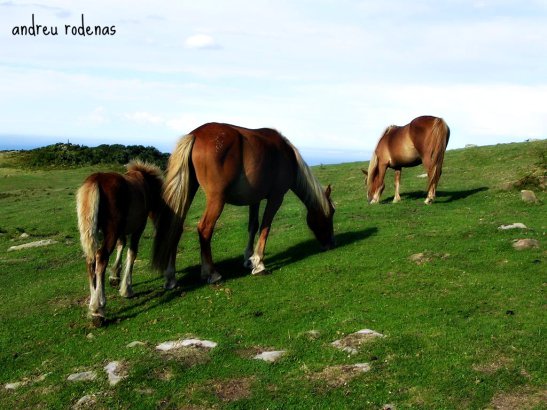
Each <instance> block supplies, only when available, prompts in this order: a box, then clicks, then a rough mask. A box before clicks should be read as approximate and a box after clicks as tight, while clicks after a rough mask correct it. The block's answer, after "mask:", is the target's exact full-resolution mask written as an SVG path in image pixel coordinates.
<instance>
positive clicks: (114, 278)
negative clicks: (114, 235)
mask: <svg viewBox="0 0 547 410" xmlns="http://www.w3.org/2000/svg"><path fill="white" fill-rule="evenodd" d="M124 247H125V237H122V238H119V239H118V242H117V243H116V259H115V260H114V265H112V268H111V270H110V276H109V277H108V282H109V283H110V286H112V287H113V288H117V287H118V286H119V285H120V273H121V271H122V252H123V248H124Z"/></svg>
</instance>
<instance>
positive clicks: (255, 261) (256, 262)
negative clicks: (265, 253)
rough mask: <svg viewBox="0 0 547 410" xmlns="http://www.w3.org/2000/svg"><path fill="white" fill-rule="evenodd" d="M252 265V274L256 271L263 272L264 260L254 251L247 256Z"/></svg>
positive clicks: (264, 268)
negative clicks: (251, 254)
mask: <svg viewBox="0 0 547 410" xmlns="http://www.w3.org/2000/svg"><path fill="white" fill-rule="evenodd" d="M249 260H250V261H251V263H252V265H253V270H252V272H251V273H252V274H253V275H256V274H258V273H261V272H264V271H265V270H266V267H265V266H264V262H263V261H262V258H261V257H260V255H257V254H256V253H255V254H254V255H253V256H251V257H250V258H249Z"/></svg>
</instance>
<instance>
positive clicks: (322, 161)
mask: <svg viewBox="0 0 547 410" xmlns="http://www.w3.org/2000/svg"><path fill="white" fill-rule="evenodd" d="M57 143H72V144H77V145H85V146H87V147H96V146H98V145H101V144H109V145H112V144H116V143H115V142H103V141H99V142H97V141H94V142H93V143H82V142H81V138H74V139H71V138H67V139H66V140H63V139H61V138H58V137H57V138H55V137H46V136H34V135H14V134H0V151H27V150H31V149H35V148H40V147H45V146H48V145H53V144H57ZM122 145H145V146H153V147H156V148H157V149H158V150H159V151H160V152H166V153H170V150H165V149H162V148H160V147H157V146H156V145H154V144H143V143H142V141H139V142H136V143H135V144H126V143H122ZM299 151H300V153H301V154H302V157H303V158H304V160H305V161H306V163H307V164H308V165H310V166H314V165H332V164H341V163H345V162H360V161H368V160H369V159H370V157H371V156H372V151H367V150H349V149H331V148H310V147H305V146H303V147H299Z"/></svg>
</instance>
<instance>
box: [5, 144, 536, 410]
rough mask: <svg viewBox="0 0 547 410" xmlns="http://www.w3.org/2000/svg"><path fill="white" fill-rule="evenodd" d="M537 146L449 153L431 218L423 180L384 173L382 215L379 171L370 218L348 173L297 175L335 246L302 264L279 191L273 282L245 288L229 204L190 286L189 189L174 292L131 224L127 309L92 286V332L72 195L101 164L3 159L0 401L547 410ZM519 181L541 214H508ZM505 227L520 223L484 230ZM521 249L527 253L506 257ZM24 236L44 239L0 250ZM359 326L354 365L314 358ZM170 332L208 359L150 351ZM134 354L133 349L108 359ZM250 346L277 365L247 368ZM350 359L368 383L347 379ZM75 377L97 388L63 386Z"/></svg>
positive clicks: (341, 168) (241, 213) (298, 226)
mask: <svg viewBox="0 0 547 410" xmlns="http://www.w3.org/2000/svg"><path fill="white" fill-rule="evenodd" d="M546 152H547V141H546V140H543V141H537V142H529V143H520V144H507V145H497V146H489V147H476V148H468V149H463V150H452V151H448V152H447V155H446V158H445V164H444V172H443V176H442V178H441V181H440V185H439V188H438V197H437V201H436V202H435V203H434V204H433V205H431V206H425V205H424V204H423V201H424V199H425V185H426V181H425V180H424V179H422V178H418V175H419V174H422V173H423V172H424V171H423V168H422V167H416V168H412V169H404V170H403V173H402V184H401V196H402V199H403V201H402V202H401V203H399V204H392V203H391V199H392V197H393V172H391V171H390V172H388V175H387V178H386V190H385V192H384V195H383V197H382V203H381V204H379V205H375V206H371V205H368V204H367V203H366V200H365V192H364V185H363V177H362V174H361V171H360V168H363V167H366V165H367V164H366V163H348V164H341V165H334V166H320V167H314V168H313V171H314V173H315V174H316V175H317V176H318V178H319V179H320V181H321V182H322V183H323V184H327V183H331V184H332V185H333V194H332V197H333V200H334V202H335V205H336V207H337V211H336V214H335V234H336V240H337V248H336V249H334V250H332V251H329V252H326V253H321V252H319V246H318V244H317V243H316V241H315V240H314V238H313V236H312V234H311V233H310V232H309V231H308V229H307V228H306V224H305V208H304V207H303V205H302V204H301V203H300V202H299V201H298V200H297V199H296V197H295V196H294V195H293V194H292V193H291V194H288V195H287V196H286V198H285V202H284V204H283V206H282V208H281V210H280V211H279V213H278V214H277V216H276V219H275V220H274V225H273V229H272V232H271V234H270V238H269V242H268V247H267V254H266V260H265V263H266V266H267V267H268V268H269V269H270V270H271V271H272V274H271V275H269V276H261V277H252V276H250V275H249V274H248V272H247V271H246V270H245V269H244V268H243V266H242V252H243V249H244V247H245V244H246V239H247V238H246V229H247V228H246V222H247V209H245V208H237V207H232V206H228V207H227V208H226V209H225V211H224V213H223V215H222V216H221V218H220V220H219V223H218V225H217V229H216V230H215V235H214V237H213V256H214V259H215V261H216V263H217V268H218V270H219V271H220V273H222V274H223V276H224V281H223V282H222V283H221V284H219V285H206V284H203V283H201V282H200V281H199V244H198V239H197V234H196V229H195V228H196V224H197V221H198V220H199V217H200V215H201V212H202V210H203V204H204V198H203V195H202V194H201V191H200V194H198V196H197V197H196V200H195V201H194V203H193V205H192V207H191V209H190V213H189V216H188V218H187V220H186V231H185V233H184V235H183V237H182V240H181V243H180V245H179V254H178V259H177V278H178V281H179V286H178V287H177V288H176V289H174V290H172V291H164V290H163V288H162V285H163V279H162V278H161V277H159V276H158V275H156V273H154V272H152V271H151V270H150V268H149V258H150V248H151V242H152V230H151V228H150V226H149V227H148V228H147V230H146V232H145V235H143V238H142V240H141V248H140V253H139V256H138V259H137V262H136V264H135V272H134V290H135V292H136V296H135V297H134V298H132V299H123V298H121V297H120V296H119V295H118V294H117V291H116V290H115V289H112V288H109V287H108V286H107V298H108V301H107V316H108V318H109V322H108V325H107V326H104V327H102V328H93V327H92V326H91V324H90V322H89V320H88V319H87V318H86V314H87V299H88V296H89V290H88V286H87V278H86V274H85V266H84V258H83V254H82V252H81V250H80V245H79V237H78V231H77V225H76V214H75V196H74V194H75V191H76V189H77V187H78V186H79V184H80V183H81V182H82V181H83V179H84V178H85V177H86V176H87V175H88V174H89V173H91V172H94V171H98V170H104V168H100V169H99V168H89V167H88V168H76V169H51V170H32V171H31V170H26V169H24V168H21V167H20V166H19V165H17V158H16V157H14V154H9V153H2V154H0V300H1V302H2V303H0V408H7V409H28V408H48V409H49V408H71V407H73V406H74V405H75V404H76V403H77V402H78V400H79V399H80V398H82V397H83V396H86V395H89V396H90V400H89V402H88V403H87V406H88V407H87V408H104V409H112V408H131V409H140V408H143V409H148V408H160V409H209V408H228V409H229V408H233V409H236V408H237V409H243V408H246V409H266V408H267V409H293V408H295V409H353V408H355V409H363V408H364V409H369V408H370V409H381V408H383V407H384V406H386V405H388V404H390V405H392V406H394V407H395V408H397V409H405V408H419V409H484V408H518V409H526V408H535V409H540V408H546V407H547V397H546V396H547V393H546V368H545V364H546V357H545V353H546V346H547V344H546V343H545V336H546V330H547V329H546V324H547V321H546V314H545V307H546V304H545V302H546V298H545V289H546V284H547V269H546V268H545V256H546V251H545V249H546V248H545V246H546V242H547V239H546V237H545V232H546V228H547V213H546V212H545V205H544V204H545V201H546V200H547V198H546V195H545V191H544V188H543V189H542V188H541V187H540V186H539V183H540V181H541V179H540V178H541V177H543V178H544V176H545V172H546V168H547V165H546V161H545V156H546ZM113 169H115V170H121V169H119V168H117V169H116V168H113ZM521 188H531V189H533V190H534V191H535V193H536V195H537V196H538V198H539V200H540V202H539V203H538V204H527V203H524V202H522V201H521V199H520V189H521ZM514 222H521V223H524V224H525V225H526V226H527V227H528V229H524V230H522V229H521V230H518V229H517V230H505V231H501V230H499V229H498V227H499V226H500V225H503V224H511V223H514ZM23 233H27V234H28V235H30V237H28V238H26V239H23V238H21V235H22V234H23ZM520 238H530V239H536V240H538V241H539V242H540V247H539V248H536V249H528V250H521V251H517V250H514V249H513V247H512V241H513V240H515V239H520ZM39 239H54V240H56V241H57V242H58V243H56V244H53V245H50V246H47V247H41V248H34V249H27V250H19V251H12V252H8V248H9V247H11V246H13V245H19V244H22V243H25V242H30V241H34V240H39ZM417 253H423V257H422V259H420V260H418V261H414V260H412V259H411V256H412V255H415V254H417ZM365 328H368V329H373V330H375V331H377V332H380V333H382V334H384V335H385V337H383V338H376V339H373V340H370V341H367V342H364V343H362V344H361V345H360V347H359V349H358V352H357V353H356V354H353V355H352V354H349V353H347V352H344V351H341V350H338V349H336V348H334V347H333V346H332V345H331V343H332V342H333V341H334V340H337V339H341V338H343V337H345V336H347V335H349V334H351V333H353V332H356V331H358V330H361V329H365ZM312 330H313V331H315V332H312V333H310V331H312ZM185 337H196V338H201V339H207V340H211V341H214V342H216V343H218V346H217V347H216V348H214V349H211V350H210V351H205V350H199V349H186V350H182V351H179V352H178V353H176V354H170V355H166V354H161V353H160V352H159V351H157V350H156V349H155V346H156V345H157V344H159V343H161V342H164V341H168V340H177V339H180V338H185ZM133 341H141V342H144V345H141V346H137V347H133V348H128V347H126V346H127V344H128V343H130V342H133ZM262 350H286V354H285V356H283V357H282V358H281V359H280V360H279V361H277V362H275V363H266V362H263V361H258V360H253V359H252V356H253V353H256V352H259V351H262ZM113 360H117V361H120V362H122V363H123V366H124V370H125V373H126V375H127V377H126V378H125V379H123V380H122V381H121V382H120V383H119V384H117V385H116V386H110V385H109V383H108V380H107V376H106V373H105V372H104V370H103V367H104V366H105V365H106V364H107V363H108V362H110V361H113ZM356 363H368V364H369V365H370V371H368V372H363V373H359V372H355V371H354V370H352V368H351V366H350V365H353V364H356ZM81 371H95V372H96V373H97V378H96V379H95V380H94V381H80V382H73V381H68V380H67V377H68V376H69V375H70V374H72V373H76V372H81ZM15 382H21V385H20V386H19V387H17V388H15V389H8V388H6V385H7V384H9V383H15ZM85 406H86V405H84V404H82V408H85ZM504 406H505V407H504Z"/></svg>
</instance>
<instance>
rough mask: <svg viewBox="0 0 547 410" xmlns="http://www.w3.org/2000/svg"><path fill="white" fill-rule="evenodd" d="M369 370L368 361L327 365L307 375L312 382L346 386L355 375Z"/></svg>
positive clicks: (331, 385)
mask: <svg viewBox="0 0 547 410" xmlns="http://www.w3.org/2000/svg"><path fill="white" fill-rule="evenodd" d="M368 371H370V365H369V364H368V363H359V364H349V365H338V366H329V367H326V368H325V369H323V370H322V371H320V372H317V373H314V374H312V375H310V376H309V379H310V380H311V381H314V382H320V383H323V384H325V385H326V386H327V387H330V388H338V387H343V386H346V385H347V384H348V383H349V382H350V381H352V380H353V379H355V378H356V377H357V376H359V375H361V374H363V373H366V372H368Z"/></svg>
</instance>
